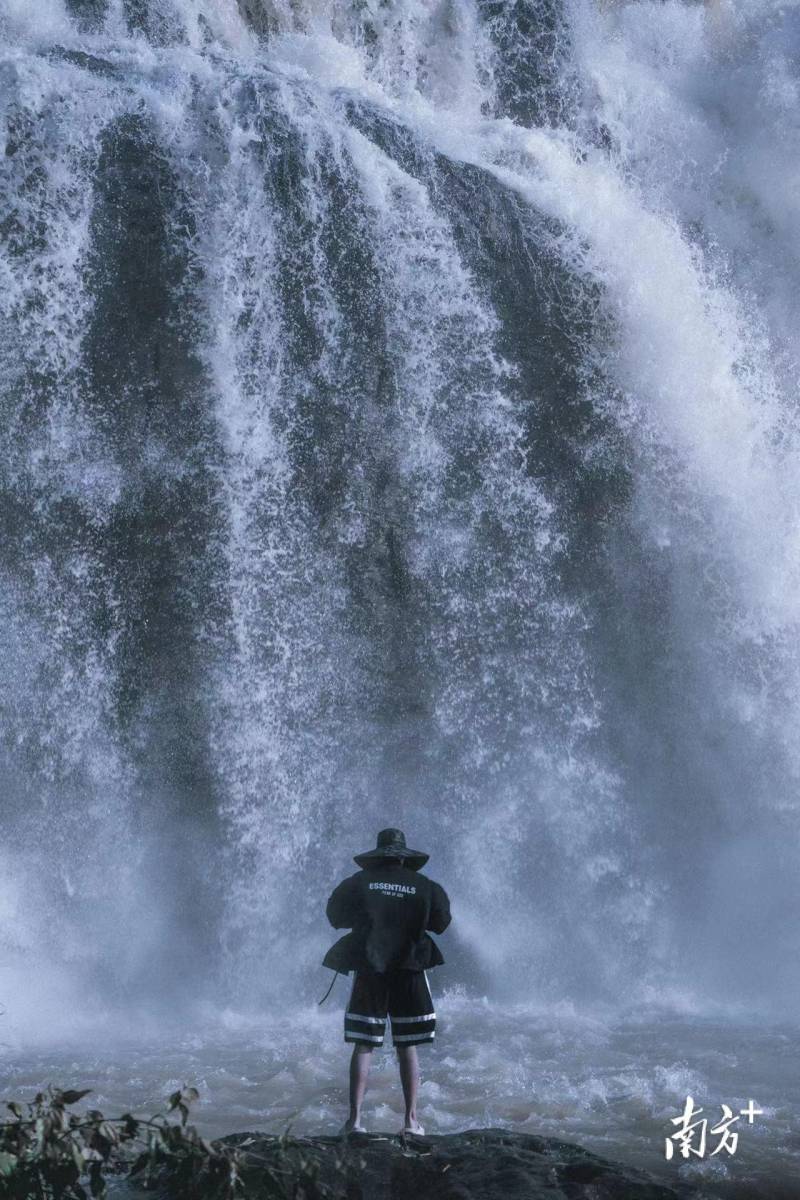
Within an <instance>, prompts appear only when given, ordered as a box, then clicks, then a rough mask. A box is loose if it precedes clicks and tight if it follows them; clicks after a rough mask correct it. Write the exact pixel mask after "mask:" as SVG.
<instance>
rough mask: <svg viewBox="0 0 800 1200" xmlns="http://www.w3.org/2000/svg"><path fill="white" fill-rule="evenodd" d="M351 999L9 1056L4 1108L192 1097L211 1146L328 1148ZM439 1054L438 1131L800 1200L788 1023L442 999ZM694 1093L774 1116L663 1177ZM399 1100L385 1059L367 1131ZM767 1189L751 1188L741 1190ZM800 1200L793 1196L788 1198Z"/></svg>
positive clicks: (390, 1122)
mask: <svg viewBox="0 0 800 1200" xmlns="http://www.w3.org/2000/svg"><path fill="white" fill-rule="evenodd" d="M344 993H345V988H344V987H343V986H342V984H341V982H340V983H339V990H338V992H335V993H334V996H333V997H332V999H331V1000H329V1001H328V1004H327V1005H326V1006H325V1008H324V1009H323V1010H319V1009H317V1008H316V1007H315V1006H311V1007H304V1008H303V1009H302V1010H301V1011H299V1012H298V1013H297V1014H296V1015H295V1016H294V1017H290V1018H287V1019H278V1018H276V1017H275V1016H274V1015H273V1016H264V1017H263V1018H255V1017H242V1016H241V1015H237V1014H234V1013H233V1012H228V1013H225V1014H222V1016H221V1019H218V1020H217V1022H216V1023H215V1024H212V1023H211V1022H209V1023H208V1025H207V1026H206V1028H204V1029H203V1028H194V1029H192V1030H184V1031H183V1032H176V1034H175V1036H174V1038H173V1039H172V1040H169V1039H165V1038H164V1037H163V1035H162V1036H160V1037H152V1038H149V1039H147V1040H144V1041H139V1040H133V1039H131V1038H126V1037H125V1036H123V1037H122V1038H120V1037H119V1036H118V1035H117V1036H114V1035H112V1033H111V1031H110V1027H109V1029H108V1030H107V1031H106V1033H104V1034H103V1035H102V1037H98V1038H96V1039H95V1040H94V1044H93V1045H92V1046H91V1047H89V1046H87V1045H86V1043H85V1041H84V1042H81V1041H76V1042H74V1043H73V1044H62V1045H61V1046H59V1047H58V1048H48V1047H43V1046H41V1047H38V1048H35V1049H34V1048H27V1049H26V1048H25V1047H24V1046H22V1045H19V1044H18V1045H17V1046H15V1047H12V1046H11V1045H8V1046H7V1049H6V1055H7V1061H6V1065H5V1067H4V1069H3V1072H2V1076H1V1077H0V1096H2V1097H3V1098H7V1099H10V1098H11V1097H16V1098H26V1097H30V1096H31V1095H32V1094H33V1093H34V1091H35V1090H37V1089H39V1088H41V1087H42V1086H44V1085H46V1084H48V1083H53V1084H60V1085H62V1086H66V1085H71V1086H82V1087H88V1086H92V1087H93V1089H94V1090H93V1093H92V1095H91V1097H90V1098H89V1099H90V1103H91V1105H92V1106H95V1107H99V1108H100V1109H102V1110H103V1111H104V1112H106V1113H110V1114H118V1113H121V1112H123V1111H125V1110H127V1109H133V1110H134V1111H135V1112H138V1113H140V1114H149V1113H152V1112H155V1111H157V1110H159V1108H160V1106H161V1104H162V1102H163V1099H164V1097H165V1096H166V1095H167V1094H168V1093H169V1092H170V1091H171V1090H173V1089H175V1088H177V1087H179V1086H181V1085H183V1084H194V1085H195V1086H197V1087H198V1089H199V1091H200V1100H199V1102H198V1103H197V1105H196V1107H195V1109H194V1113H193V1119H194V1121H195V1122H196V1124H197V1125H198V1127H199V1128H200V1129H201V1130H202V1131H204V1132H205V1133H207V1134H210V1135H213V1136H219V1135H223V1134H226V1133H231V1132H234V1131H242V1130H263V1131H268V1132H280V1131H281V1130H283V1129H285V1128H287V1127H288V1126H291V1129H292V1130H293V1132H295V1133H297V1134H310V1133H316V1134H331V1133H334V1132H336V1130H337V1129H338V1128H339V1126H340V1124H341V1121H342V1116H343V1111H344V1107H345V1103H346V1086H347V1083H346V1078H347V1076H346V1062H347V1056H348V1050H347V1049H346V1047H345V1046H344V1044H343V1043H342V1040H341V1010H342V1005H343V1002H344V999H345V994H344ZM437 1009H438V1015H439V1026H438V1032H437V1042H436V1044H435V1045H434V1046H431V1047H425V1048H424V1050H422V1051H421V1059H422V1073H423V1082H422V1087H421V1105H420V1117H421V1120H422V1121H423V1123H424V1125H425V1126H426V1129H427V1131H428V1132H429V1133H449V1132H454V1131H458V1130H464V1129H470V1128H476V1127H487V1126H506V1127H508V1128H510V1129H513V1130H517V1131H520V1132H525V1133H535V1134H540V1135H544V1136H548V1137H555V1138H561V1139H564V1140H568V1141H574V1142H579V1143H580V1144H582V1145H583V1146H585V1147H587V1148H588V1149H590V1150H592V1151H594V1152H596V1153H598V1154H601V1155H603V1156H605V1157H608V1158H613V1159H617V1160H620V1161H623V1162H625V1163H628V1164H632V1165H635V1166H638V1167H642V1168H645V1169H647V1170H650V1171H653V1172H657V1173H658V1174H659V1175H661V1176H662V1177H663V1178H665V1179H669V1178H673V1179H674V1178H675V1177H676V1176H684V1177H685V1176H692V1177H695V1178H697V1177H698V1176H702V1177H703V1180H704V1183H705V1188H704V1192H703V1194H705V1195H708V1196H721V1197H733V1196H737V1197H738V1196H743V1195H754V1194H758V1195H761V1194H763V1195H764V1196H765V1197H773V1196H778V1195H780V1196H791V1194H792V1192H791V1190H790V1189H791V1187H792V1181H796V1184H797V1189H798V1194H800V1122H798V1117H797V1114H798V1110H800V1069H799V1068H800V1037H799V1036H798V1033H799V1032H800V1031H798V1029H797V1028H793V1027H791V1026H789V1025H784V1026H781V1025H773V1026H769V1027H768V1026H765V1025H760V1024H758V1023H756V1022H753V1023H752V1024H749V1023H746V1022H742V1021H737V1022H733V1021H730V1020H725V1019H722V1018H714V1019H711V1018H703V1017H698V1016H694V1015H674V1014H667V1013H659V1012H657V1011H655V1010H651V1011H649V1012H640V1013H638V1014H629V1015H627V1016H626V1017H624V1018H611V1017H603V1016H597V1017H590V1016H587V1015H582V1014H579V1013H576V1012H575V1011H571V1010H569V1009H568V1008H565V1009H564V1010H563V1011H560V1012H559V1011H552V1010H551V1011H549V1012H546V1011H536V1010H534V1009H532V1008H526V1007H523V1006H514V1007H509V1006H506V1007H502V1008H500V1007H498V1006H496V1005H493V1004H491V1003H489V1002H488V1001H487V1000H486V999H485V998H484V997H480V996H476V995H470V994H468V993H466V992H464V991H461V990H459V989H455V990H452V991H449V992H448V991H447V990H444V991H443V993H441V994H440V995H439V996H438V997H437ZM688 1095H691V1096H692V1097H693V1099H694V1101H695V1104H696V1105H699V1106H701V1107H702V1108H703V1110H704V1111H703V1114H702V1115H703V1116H705V1117H707V1118H708V1119H709V1129H710V1127H711V1126H712V1125H714V1124H715V1123H716V1122H717V1121H718V1120H719V1119H720V1117H721V1115H722V1110H721V1107H720V1106H721V1105H722V1104H723V1103H725V1104H728V1105H729V1107H730V1108H731V1109H732V1110H733V1111H734V1113H737V1112H738V1111H739V1110H740V1109H742V1108H744V1107H745V1106H746V1105H747V1104H748V1101H749V1100H751V1099H752V1100H753V1101H755V1104H756V1106H757V1107H758V1108H761V1109H762V1110H763V1111H762V1113H761V1114H760V1115H756V1116H755V1119H754V1121H753V1123H752V1125H750V1124H748V1123H747V1121H746V1118H745V1117H743V1116H740V1118H739V1121H738V1123H737V1124H735V1125H734V1126H733V1129H734V1130H738V1131H739V1141H738V1146H737V1148H736V1152H735V1154H734V1155H733V1156H730V1155H728V1154H727V1153H726V1152H725V1150H722V1151H720V1152H718V1153H717V1154H715V1155H712V1154H711V1151H712V1149H714V1148H715V1147H716V1146H717V1144H718V1142H719V1135H716V1136H715V1135H712V1134H711V1133H710V1132H709V1136H708V1142H707V1146H706V1157H705V1158H704V1159H702V1160H700V1159H698V1158H692V1159H691V1161H690V1162H689V1163H686V1162H685V1161H684V1160H683V1159H680V1158H678V1157H677V1155H676V1157H674V1158H673V1160H672V1161H671V1162H667V1161H666V1159H665V1154H664V1145H665V1137H666V1135H667V1134H669V1133H671V1132H673V1131H674V1128H675V1127H674V1126H672V1125H670V1119H671V1118H672V1117H676V1116H678V1115H679V1114H680V1113H681V1111H682V1110H683V1107H684V1104H685V1101H686V1097H687V1096H688ZM400 1118H401V1107H400V1089H399V1083H398V1079H397V1074H396V1069H395V1065H394V1061H393V1055H392V1053H391V1051H388V1050H387V1049H386V1048H384V1049H383V1050H382V1051H378V1052H376V1054H375V1059H374V1063H373V1071H372V1076H371V1080H370V1088H369V1091H368V1096H367V1104H366V1109H365V1120H366V1124H367V1128H368V1129H369V1130H370V1131H385V1132H387V1133H394V1132H396V1131H397V1129H398V1128H399V1124H400ZM745 1188H748V1189H753V1188H755V1189H757V1191H755V1192H754V1191H752V1190H742V1189H745ZM787 1189H789V1190H787Z"/></svg>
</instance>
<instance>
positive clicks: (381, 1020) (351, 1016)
mask: <svg viewBox="0 0 800 1200" xmlns="http://www.w3.org/2000/svg"><path fill="white" fill-rule="evenodd" d="M344 1019H345V1021H366V1023H367V1024H368V1025H385V1024H386V1017H363V1016H362V1015H361V1013H351V1012H346V1013H345V1014H344ZM414 1019H415V1020H416V1017H415V1018H414Z"/></svg>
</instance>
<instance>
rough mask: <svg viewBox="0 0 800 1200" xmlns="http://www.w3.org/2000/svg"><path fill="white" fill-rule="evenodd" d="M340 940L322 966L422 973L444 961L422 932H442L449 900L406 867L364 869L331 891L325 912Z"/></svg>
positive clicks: (447, 916) (417, 872) (341, 969)
mask: <svg viewBox="0 0 800 1200" xmlns="http://www.w3.org/2000/svg"><path fill="white" fill-rule="evenodd" d="M326 913H327V916H328V920H329V921H330V923H331V925H333V927H334V929H350V930H351V931H352V932H351V933H348V934H346V935H345V936H344V937H343V938H340V939H339V941H338V942H336V944H335V945H334V946H331V948H330V950H329V951H328V953H327V954H326V955H325V957H324V959H323V960H322V962H323V966H326V967H330V968H331V969H332V970H334V971H341V972H342V973H343V974H345V975H346V974H347V973H348V972H349V971H362V970H367V971H391V970H407V971H423V970H426V969H427V968H428V967H436V966H438V965H439V964H440V963H443V962H444V959H443V958H442V953H441V951H440V949H439V947H438V946H437V945H436V943H435V942H434V940H433V938H432V937H430V936H429V935H428V934H427V933H426V930H428V929H432V930H433V932H434V933H444V931H445V929H446V928H447V926H448V925H449V924H450V901H449V900H448V898H447V893H446V892H445V890H444V888H443V887H440V885H439V884H438V883H434V882H433V880H432V879H428V878H427V876H425V875H420V873H419V871H412V870H410V869H409V868H408V867H398V866H386V867H370V868H369V869H367V870H364V871H357V872H356V873H355V875H351V876H350V877H349V878H348V879H345V880H343V881H342V882H341V883H340V884H339V886H338V887H336V888H335V889H334V891H333V893H332V895H331V898H330V900H329V901H328V907H327V909H326Z"/></svg>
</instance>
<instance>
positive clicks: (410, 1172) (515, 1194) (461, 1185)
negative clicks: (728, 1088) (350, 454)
mask: <svg viewBox="0 0 800 1200" xmlns="http://www.w3.org/2000/svg"><path fill="white" fill-rule="evenodd" d="M224 1140H225V1141H227V1142H231V1143H235V1144H239V1145H241V1146H242V1149H243V1150H244V1151H246V1152H247V1153H248V1155H250V1154H252V1156H253V1158H252V1159H248V1161H249V1162H252V1163H253V1166H252V1168H251V1169H252V1171H253V1182H254V1183H255V1184H257V1180H258V1175H259V1171H261V1172H262V1173H263V1172H264V1171H265V1170H266V1169H267V1163H268V1162H269V1161H270V1160H271V1159H272V1158H273V1157H274V1156H275V1155H276V1154H277V1152H278V1142H279V1139H277V1138H275V1137H265V1136H263V1135H260V1134H235V1135H233V1136H232V1137H230V1138H225V1139H224ZM288 1153H289V1156H290V1158H291V1157H293V1156H297V1161H299V1160H300V1158H301V1157H302V1156H305V1157H306V1160H308V1159H309V1158H310V1159H313V1160H314V1162H315V1163H317V1164H318V1166H319V1182H320V1184H321V1185H322V1186H323V1188H324V1186H325V1185H328V1186H333V1187H334V1188H335V1187H336V1185H337V1183H338V1184H339V1185H340V1190H341V1194H342V1195H344V1196H346V1197H347V1200H539V1198H541V1200H681V1198H687V1197H689V1196H691V1195H692V1194H693V1193H692V1192H691V1191H688V1190H687V1189H686V1188H685V1187H675V1188H673V1187H667V1186H664V1185H663V1184H660V1183H656V1182H655V1181H654V1180H652V1179H650V1178H649V1177H648V1176H647V1175H645V1174H644V1173H643V1172H641V1171H638V1170H635V1169H634V1168H632V1167H626V1166H623V1165H621V1164H620V1163H615V1162H610V1161H609V1160H608V1159H604V1158H599V1157H598V1156H597V1155H595V1154H590V1153H589V1151H587V1150H584V1149H583V1148H582V1147H580V1146H576V1145H573V1144H572V1143H570V1142H561V1141H557V1140H556V1139H554V1138H543V1137H535V1136H532V1135H530V1134H523V1133H511V1132H509V1131H507V1130H504V1129H477V1130H469V1131H467V1132H466V1133H454V1134H446V1135H444V1136H441V1137H419V1138H417V1137H413V1138H408V1139H407V1140H406V1141H405V1142H403V1141H402V1140H401V1139H400V1138H397V1137H389V1136H386V1135H380V1134H361V1135H357V1136H355V1137H352V1138H351V1139H350V1140H349V1143H348V1147H347V1149H344V1143H343V1142H342V1140H341V1139H339V1138H330V1137H328V1138H304V1139H302V1140H300V1141H298V1142H296V1143H294V1146H293V1147H292V1148H291V1149H289V1151H288ZM343 1156H344V1157H343ZM256 1190H258V1189H257V1188H256ZM324 1194H325V1193H324V1191H323V1190H321V1191H320V1195H324ZM335 1194H336V1193H335Z"/></svg>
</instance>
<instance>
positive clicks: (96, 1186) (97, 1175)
mask: <svg viewBox="0 0 800 1200" xmlns="http://www.w3.org/2000/svg"><path fill="white" fill-rule="evenodd" d="M105 1190H106V1181H105V1179H104V1178H103V1168H102V1166H101V1164H100V1163H92V1165H91V1167H90V1168H89V1191H90V1192H91V1193H92V1195H93V1196H95V1197H98V1196H103V1195H105Z"/></svg>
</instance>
